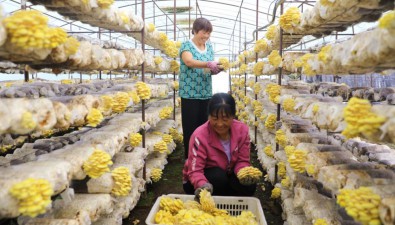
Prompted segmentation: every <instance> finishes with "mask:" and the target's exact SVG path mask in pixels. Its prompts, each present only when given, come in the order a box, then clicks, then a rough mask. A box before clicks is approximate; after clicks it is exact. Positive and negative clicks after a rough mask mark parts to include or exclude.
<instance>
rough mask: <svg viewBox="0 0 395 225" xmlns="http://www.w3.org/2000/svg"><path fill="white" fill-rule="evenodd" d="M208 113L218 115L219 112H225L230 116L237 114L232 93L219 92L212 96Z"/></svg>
mask: <svg viewBox="0 0 395 225" xmlns="http://www.w3.org/2000/svg"><path fill="white" fill-rule="evenodd" d="M207 109H208V115H210V116H214V117H218V114H219V113H224V114H225V115H226V116H228V117H230V116H231V117H235V116H236V103H235V99H234V98H233V97H232V95H230V94H227V93H217V94H214V95H213V97H211V100H210V101H209V103H208V107H207Z"/></svg>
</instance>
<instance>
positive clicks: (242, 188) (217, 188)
mask: <svg viewBox="0 0 395 225" xmlns="http://www.w3.org/2000/svg"><path fill="white" fill-rule="evenodd" d="M204 176H206V178H207V180H208V182H209V183H211V184H212V185H213V187H214V192H213V194H212V195H219V196H253V195H254V193H255V190H256V184H252V185H242V184H241V183H240V182H239V179H237V177H236V175H235V174H234V173H231V174H228V173H226V171H224V170H222V169H221V168H219V167H211V168H206V169H204ZM183 188H184V192H185V193H186V194H190V195H193V194H194V192H195V189H194V188H193V185H192V184H191V182H189V181H188V182H187V183H185V184H184V185H183Z"/></svg>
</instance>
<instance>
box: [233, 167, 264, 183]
mask: <svg viewBox="0 0 395 225" xmlns="http://www.w3.org/2000/svg"><path fill="white" fill-rule="evenodd" d="M261 177H262V172H261V171H260V170H259V169H258V168H255V167H252V166H247V167H244V168H243V169H241V170H240V171H239V172H238V173H237V178H238V179H239V181H240V183H241V184H242V185H251V184H256V183H258V181H259V180H260V179H261Z"/></svg>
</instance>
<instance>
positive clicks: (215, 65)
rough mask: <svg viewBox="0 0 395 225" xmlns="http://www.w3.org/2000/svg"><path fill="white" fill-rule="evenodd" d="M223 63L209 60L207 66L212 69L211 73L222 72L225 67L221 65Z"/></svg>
mask: <svg viewBox="0 0 395 225" xmlns="http://www.w3.org/2000/svg"><path fill="white" fill-rule="evenodd" d="M220 65H221V64H219V63H217V62H215V61H209V62H207V67H208V68H209V69H210V71H211V74H212V75H215V74H218V73H219V72H221V71H222V70H223V69H222V68H221V67H220Z"/></svg>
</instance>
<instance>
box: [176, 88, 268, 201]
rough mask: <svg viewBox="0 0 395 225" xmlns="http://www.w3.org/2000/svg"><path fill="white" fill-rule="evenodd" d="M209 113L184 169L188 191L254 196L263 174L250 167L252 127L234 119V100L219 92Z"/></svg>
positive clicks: (190, 145) (193, 135)
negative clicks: (248, 171) (250, 134)
mask: <svg viewBox="0 0 395 225" xmlns="http://www.w3.org/2000/svg"><path fill="white" fill-rule="evenodd" d="M208 113H209V117H208V118H209V119H208V121H207V122H206V123H205V124H203V125H201V126H200V127H198V128H197V129H196V130H195V132H193V134H192V136H191V143H189V156H188V159H187V161H186V162H185V165H184V169H183V171H182V172H183V188H184V191H185V193H186V194H195V196H196V198H197V199H198V198H199V194H200V191H201V190H203V189H207V190H208V191H209V192H211V193H212V194H213V195H225V196H228V195H230V196H252V195H253V194H254V192H255V189H256V183H257V182H258V181H259V179H260V178H261V176H262V173H261V172H260V171H259V172H256V171H257V170H258V169H256V168H252V167H251V164H250V137H249V129H248V126H247V125H245V124H244V123H242V122H240V121H237V120H235V119H234V118H235V113H236V106H235V100H234V99H233V97H232V96H231V95H229V94H226V93H217V94H215V95H213V97H212V98H211V100H210V102H209V104H208ZM246 170H250V171H251V170H252V171H254V172H253V173H245V171H246ZM240 171H242V172H241V173H240Z"/></svg>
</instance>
